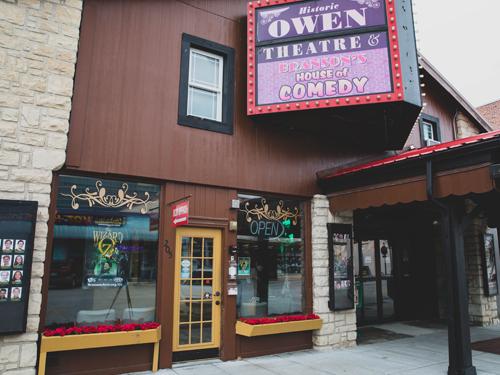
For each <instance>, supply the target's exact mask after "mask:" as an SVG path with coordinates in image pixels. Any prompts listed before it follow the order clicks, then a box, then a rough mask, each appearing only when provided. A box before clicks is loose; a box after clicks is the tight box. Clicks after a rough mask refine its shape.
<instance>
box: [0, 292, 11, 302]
mask: <svg viewBox="0 0 500 375" xmlns="http://www.w3.org/2000/svg"><path fill="white" fill-rule="evenodd" d="M8 299H9V288H0V303H2V302H7V300H8Z"/></svg>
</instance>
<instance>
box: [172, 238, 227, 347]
mask: <svg viewBox="0 0 500 375" xmlns="http://www.w3.org/2000/svg"><path fill="white" fill-rule="evenodd" d="M175 254H176V257H175V265H176V267H175V292H174V306H175V310H174V341H173V349H174V351H175V352H178V351H187V350H198V349H211V348H218V347H219V344H220V316H221V298H222V296H221V279H220V256H221V232H220V230H212V229H198V228H181V229H177V235H176V246H175Z"/></svg>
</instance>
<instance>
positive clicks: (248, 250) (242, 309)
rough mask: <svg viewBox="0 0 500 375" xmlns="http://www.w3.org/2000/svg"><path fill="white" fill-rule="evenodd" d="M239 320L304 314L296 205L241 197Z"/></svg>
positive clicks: (299, 217) (301, 247)
mask: <svg viewBox="0 0 500 375" xmlns="http://www.w3.org/2000/svg"><path fill="white" fill-rule="evenodd" d="M239 198H240V203H241V205H240V210H239V213H238V315H239V316H240V317H260V316H272V315H280V314H294V313H302V312H303V310H304V276H303V270H304V239H303V238H304V236H303V230H302V229H303V228H302V210H301V204H300V202H298V201H294V200H289V199H280V198H271V197H265V198H264V197H257V196H249V195H240V197H239Z"/></svg>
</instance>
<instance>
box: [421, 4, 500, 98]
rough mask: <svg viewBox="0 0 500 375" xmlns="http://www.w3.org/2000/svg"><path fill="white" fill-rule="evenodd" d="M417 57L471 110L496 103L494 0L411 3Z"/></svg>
mask: <svg viewBox="0 0 500 375" xmlns="http://www.w3.org/2000/svg"><path fill="white" fill-rule="evenodd" d="M413 3H414V7H415V12H416V30H417V39H418V40H419V48H420V51H421V52H422V54H423V55H424V56H425V57H426V58H427V59H428V60H429V62H430V63H431V64H432V65H434V66H435V67H436V68H437V69H438V70H439V71H440V72H441V73H442V74H443V75H444V77H445V78H446V79H448V81H450V82H451V83H452V84H453V86H455V88H456V89H458V91H460V92H461V93H462V95H463V96H464V97H465V98H466V99H467V100H469V101H470V102H471V103H472V104H473V105H474V106H481V105H484V104H487V103H490V102H492V101H495V100H500V42H499V41H498V37H499V36H500V0H474V1H469V0H413Z"/></svg>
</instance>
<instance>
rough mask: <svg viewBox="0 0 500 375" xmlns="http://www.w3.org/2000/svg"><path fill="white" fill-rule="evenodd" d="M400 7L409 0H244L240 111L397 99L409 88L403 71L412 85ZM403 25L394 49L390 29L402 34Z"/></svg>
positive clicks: (412, 72) (412, 48)
mask: <svg viewBox="0 0 500 375" xmlns="http://www.w3.org/2000/svg"><path fill="white" fill-rule="evenodd" d="M401 3H407V4H401ZM405 7H406V8H405ZM403 10H405V12H406V13H407V14H404V15H401V21H402V22H401V25H399V26H404V29H401V28H398V19H399V15H400V14H401V13H402V12H403ZM408 13H411V2H410V1H409V0H337V1H331V0H316V1H296V0H288V1H287V0H269V1H254V2H251V3H249V5H248V114H249V115H258V114H269V113H276V112H286V111H295V110H307V109H313V108H314V109H315V108H333V107H345V106H349V105H361V104H371V103H388V102H397V101H403V100H404V99H405V95H409V94H410V93H407V92H406V90H407V89H408V86H409V82H410V81H408V80H407V81H406V82H405V77H404V75H405V74H407V75H408V77H406V78H407V79H411V80H412V82H413V83H414V84H416V87H417V91H418V72H417V69H416V51H415V43H414V35H413V24H412V18H411V14H408ZM403 16H404V17H403ZM404 18H405V19H404ZM408 19H409V20H408ZM409 24H411V30H410V31H411V32H410V38H409V40H405V41H404V43H405V47H404V48H403V51H400V38H399V35H398V34H403V35H402V38H403V39H408V35H406V34H407V33H406V32H407V31H408V25H409ZM405 33H406V34H405ZM408 42H409V44H410V46H408V45H407V44H408ZM407 50H409V52H408V51H407ZM400 54H401V56H402V55H403V54H404V57H403V58H400ZM409 55H411V56H409ZM408 57H411V59H410V60H411V65H412V67H411V69H410V70H409V71H408V72H405V71H404V70H405V66H406V65H407V62H406V61H405V59H407V58H408ZM409 76H411V77H409ZM411 94H412V95H414V94H415V92H412V93H411ZM417 96H418V97H416V98H413V99H414V100H416V101H417V102H418V103H417V104H419V102H420V97H419V91H418V93H417Z"/></svg>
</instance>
